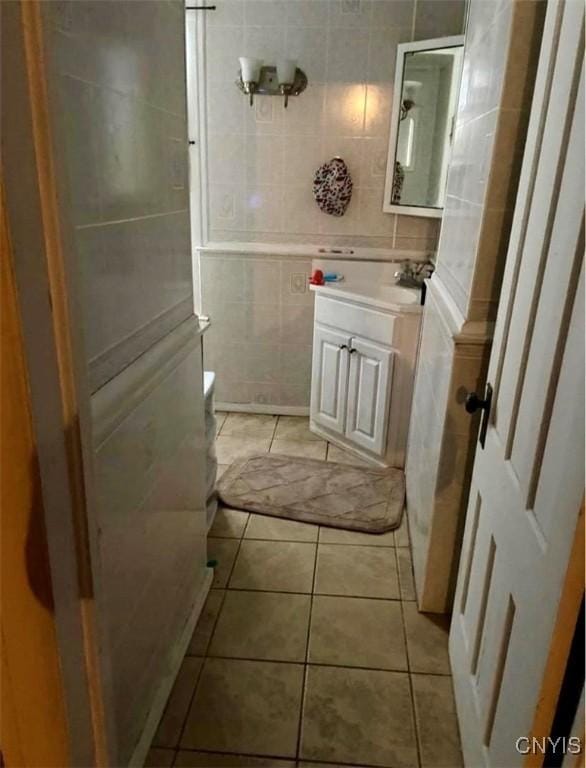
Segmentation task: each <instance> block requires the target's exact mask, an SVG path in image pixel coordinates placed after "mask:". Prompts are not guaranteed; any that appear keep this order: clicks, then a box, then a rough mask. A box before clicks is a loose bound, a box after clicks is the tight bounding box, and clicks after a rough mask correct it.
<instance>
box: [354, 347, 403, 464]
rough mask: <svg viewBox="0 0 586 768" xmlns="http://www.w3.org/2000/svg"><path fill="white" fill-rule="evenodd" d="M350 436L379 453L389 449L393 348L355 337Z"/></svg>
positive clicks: (380, 454) (359, 443)
mask: <svg viewBox="0 0 586 768" xmlns="http://www.w3.org/2000/svg"><path fill="white" fill-rule="evenodd" d="M349 355H350V377H349V384H348V411H347V417H346V437H347V438H348V439H349V440H352V442H354V443H356V445H359V446H361V447H362V448H366V449H367V450H369V451H372V452H373V453H376V454H377V456H382V455H383V454H384V452H385V446H386V436H387V421H388V415H389V392H390V387H391V374H392V366H393V355H394V353H393V351H392V350H390V349H386V348H385V347H382V346H380V345H378V344H373V342H371V341H364V340H363V339H359V338H357V337H353V338H352V345H351V347H350V350H349Z"/></svg>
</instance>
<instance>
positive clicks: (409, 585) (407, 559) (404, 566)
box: [396, 547, 417, 600]
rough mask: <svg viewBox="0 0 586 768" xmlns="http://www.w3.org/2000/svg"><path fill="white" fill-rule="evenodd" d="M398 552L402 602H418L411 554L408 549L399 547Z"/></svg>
mask: <svg viewBox="0 0 586 768" xmlns="http://www.w3.org/2000/svg"><path fill="white" fill-rule="evenodd" d="M396 552H397V569H398V571H399V587H400V589H401V600H416V599H417V595H416V593H415V582H414V580H413V565H412V563H411V552H410V551H409V549H408V548H407V547H397V550H396Z"/></svg>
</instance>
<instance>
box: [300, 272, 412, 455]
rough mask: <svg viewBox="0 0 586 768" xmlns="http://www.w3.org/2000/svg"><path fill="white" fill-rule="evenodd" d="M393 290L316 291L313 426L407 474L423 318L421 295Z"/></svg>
mask: <svg viewBox="0 0 586 768" xmlns="http://www.w3.org/2000/svg"><path fill="white" fill-rule="evenodd" d="M389 288H392V289H394V291H393V293H391V291H387V292H386V295H381V294H382V293H383V292H381V287H380V286H379V287H377V288H375V289H370V290H369V289H367V288H366V287H363V288H361V287H360V286H354V287H344V288H340V287H329V286H323V287H322V286H318V287H316V288H315V289H314V290H315V292H316V302H315V326H314V336H313V366H312V381H311V411H310V423H311V429H312V431H314V432H316V433H317V434H319V435H320V436H322V437H324V438H325V439H327V440H330V441H331V442H332V443H334V444H337V445H339V446H340V447H344V448H347V449H350V450H353V451H355V452H356V453H357V454H358V455H361V456H363V457H364V458H369V459H370V460H371V461H373V462H374V463H377V464H381V465H386V466H395V467H402V466H403V464H404V459H405V447H406V441H407V431H408V427H409V411H410V407H411V397H412V387H413V373H414V368H415V359H416V355H417V343H418V337H419V321H420V317H421V314H420V307H419V306H418V304H417V303H416V301H415V300H416V298H417V297H416V294H415V292H406V291H404V289H397V288H395V287H394V286H389ZM389 297H391V298H392V299H393V300H392V301H391V300H390V298H389ZM398 299H403V301H404V302H405V304H402V303H401V302H398V301H397V300H398Z"/></svg>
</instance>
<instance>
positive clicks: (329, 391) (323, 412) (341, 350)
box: [311, 325, 350, 434]
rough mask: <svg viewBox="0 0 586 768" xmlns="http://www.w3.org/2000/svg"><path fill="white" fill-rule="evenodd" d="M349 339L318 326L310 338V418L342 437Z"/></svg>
mask: <svg viewBox="0 0 586 768" xmlns="http://www.w3.org/2000/svg"><path fill="white" fill-rule="evenodd" d="M349 347H350V336H349V335H348V334H345V333H343V332H339V331H333V330H331V329H330V328H324V327H323V326H321V325H316V326H315V331H314V335H313V366H312V373H311V418H312V419H313V420H314V421H315V422H316V423H317V424H321V425H322V426H323V427H326V428H327V429H331V430H332V431H333V432H339V433H340V434H343V433H344V423H345V418H346V395H347V392H348V349H349Z"/></svg>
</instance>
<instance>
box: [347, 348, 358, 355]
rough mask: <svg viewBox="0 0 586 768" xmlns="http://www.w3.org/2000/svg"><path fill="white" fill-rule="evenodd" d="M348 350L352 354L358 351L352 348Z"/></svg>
mask: <svg viewBox="0 0 586 768" xmlns="http://www.w3.org/2000/svg"><path fill="white" fill-rule="evenodd" d="M348 352H350V354H351V355H353V354H354V353H355V352H358V350H357V349H354V348H352V349H349V350H348Z"/></svg>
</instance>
